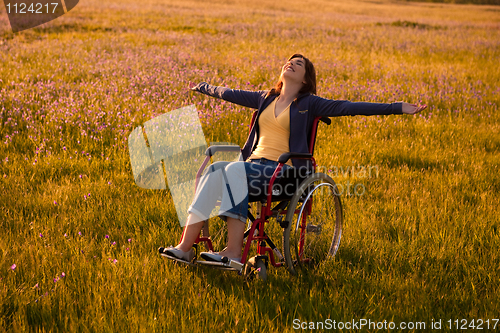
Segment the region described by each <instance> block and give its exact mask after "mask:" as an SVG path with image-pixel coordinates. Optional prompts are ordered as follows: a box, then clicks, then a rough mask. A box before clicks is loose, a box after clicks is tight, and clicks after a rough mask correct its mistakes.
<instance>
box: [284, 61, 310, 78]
mask: <svg viewBox="0 0 500 333" xmlns="http://www.w3.org/2000/svg"><path fill="white" fill-rule="evenodd" d="M305 76H306V62H305V60H304V59H302V58H293V59H290V60H288V61H287V63H286V64H285V65H284V66H283V68H282V69H281V79H282V80H285V79H288V80H293V81H297V82H302V83H303V84H305V83H306V81H305Z"/></svg>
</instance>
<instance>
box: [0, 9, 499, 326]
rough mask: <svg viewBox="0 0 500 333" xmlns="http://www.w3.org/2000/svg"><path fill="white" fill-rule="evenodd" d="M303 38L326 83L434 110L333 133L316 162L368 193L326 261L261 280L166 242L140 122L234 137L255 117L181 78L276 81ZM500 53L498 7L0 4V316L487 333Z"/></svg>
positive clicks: (346, 95) (495, 256) (341, 95)
mask: <svg viewBox="0 0 500 333" xmlns="http://www.w3.org/2000/svg"><path fill="white" fill-rule="evenodd" d="M295 52H301V53H303V54H305V55H306V56H308V57H309V58H310V59H311V60H312V61H313V62H314V64H315V66H316V68H317V73H318V95H320V96H322V97H326V98H333V99H349V100H352V101H370V102H393V101H399V100H404V101H408V102H416V103H423V104H427V105H429V107H428V109H427V110H425V111H424V112H423V113H422V114H420V115H416V116H387V117H352V118H351V117H344V118H335V119H333V126H330V127H326V126H324V127H321V130H320V134H319V137H318V143H317V148H316V158H317V161H318V163H319V164H320V165H322V166H323V167H324V170H327V172H328V173H329V174H330V175H331V176H332V177H333V178H334V179H335V181H336V182H337V183H339V184H344V185H345V184H347V182H350V183H354V184H362V186H363V188H364V189H365V191H364V193H363V194H362V195H355V194H352V193H351V195H348V194H347V193H344V194H343V195H342V202H343V205H344V209H345V225H344V233H343V238H342V243H341V247H340V250H339V252H338V253H337V255H336V257H335V258H334V259H333V260H331V261H329V262H327V263H326V264H324V265H322V266H320V267H318V268H317V269H309V270H301V271H300V272H299V274H298V275H297V276H291V275H290V274H289V273H288V272H287V271H286V270H285V269H270V270H269V271H268V273H269V278H268V281H267V283H262V282H261V281H255V282H251V283H248V282H246V281H245V279H244V278H243V277H241V276H238V275H237V274H232V273H221V272H219V271H217V270H210V269H201V268H198V269H193V268H188V267H183V266H178V265H174V264H172V263H171V262H167V261H165V260H163V259H162V258H161V257H159V256H158V255H157V253H156V249H157V248H158V247H159V246H161V245H170V244H175V243H176V241H177V240H178V239H179V236H180V233H181V228H180V226H179V223H178V221H177V220H176V215H175V208H174V206H173V204H172V199H171V196H170V194H169V192H168V191H153V190H143V189H140V188H139V187H138V186H136V185H135V184H134V179H133V175H132V171H131V167H130V162H129V156H128V146H127V137H128V135H129V133H130V132H131V131H132V129H134V128H135V127H136V126H138V125H139V124H142V123H144V122H145V121H147V120H149V119H152V118H154V117H155V116H157V115H160V114H162V113H165V112H168V111H170V110H174V109H177V108H180V107H183V106H187V105H190V104H195V105H196V106H197V109H198V111H199V112H200V118H201V120H202V124H203V128H204V131H205V135H206V137H207V139H208V140H209V141H218V142H233V143H237V144H240V145H242V144H243V143H244V140H245V138H246V133H247V124H248V122H249V120H250V115H251V110H249V109H246V108H243V107H239V106H235V105H231V104H229V103H227V102H224V101H220V100H215V99H211V98H209V97H206V96H203V95H199V94H193V93H189V92H188V89H187V84H188V82H189V81H193V82H201V81H207V82H210V83H212V84H217V85H226V86H229V87H232V88H240V89H249V90H255V89H267V88H270V87H271V86H273V85H274V84H275V81H276V80H277V78H278V76H279V71H280V67H281V66H282V64H283V63H284V61H285V60H286V58H287V57H288V56H290V55H291V54H293V53H295ZM498 59H500V8H499V7H495V6H473V5H447V4H429V3H425V4H422V3H414V2H412V3H408V2H396V1H386V0H381V1H349V2H347V1H345V2H344V1H337V0H333V1H321V0H312V1H308V2H304V1H295V0H292V1H288V2H286V3H283V4H281V3H269V2H267V1H261V0H256V1H210V2H197V1H189V0H186V1H151V0H145V1H141V2H140V3H139V2H132V1H130V0H122V1H116V0H110V1H95V0H86V1H81V2H80V3H79V4H78V6H77V7H75V8H74V9H73V10H72V11H70V12H69V13H68V14H66V15H64V16H63V17H61V18H59V19H57V20H55V21H52V22H50V23H48V24H46V25H44V26H41V27H37V28H34V29H31V30H26V31H23V32H21V33H17V34H13V33H12V32H11V30H10V26H9V24H8V20H7V15H6V13H5V9H4V7H0V235H1V237H0V330H1V331H6V332H21V331H36V332H52V331H61V332H176V331H177V332H209V331H210V332H232V331H236V332H244V331H247V332H257V331H262V332H287V331H293V330H294V328H296V327H294V319H297V320H299V322H300V323H302V322H305V323H306V326H307V327H309V322H314V323H316V322H320V321H323V322H324V321H326V320H327V319H331V320H336V321H342V322H352V320H355V321H359V320H360V319H366V320H371V321H373V322H383V321H384V320H385V321H387V322H394V323H395V325H396V328H395V329H393V330H389V329H383V330H385V331H400V330H401V331H403V330H402V329H401V327H399V323H400V322H407V323H416V322H425V323H426V329H422V328H423V327H422V326H418V327H417V326H416V325H414V326H411V324H409V326H408V327H410V328H411V327H413V329H408V330H404V331H415V332H417V331H418V332H424V331H429V330H430V328H431V324H432V322H433V321H434V322H436V321H439V320H442V327H443V330H445V328H449V326H450V324H451V326H452V328H453V330H456V327H457V325H458V326H459V327H461V326H462V324H463V323H464V322H463V321H461V320H462V319H464V320H467V327H469V328H470V326H469V324H470V323H471V321H472V320H474V325H476V326H477V325H479V324H481V327H482V328H483V329H485V330H486V329H487V325H489V327H490V329H491V328H493V325H494V324H495V323H496V321H495V318H500V298H499V296H498V295H499V294H500V283H499V281H500V254H499V253H498V248H499V246H500V219H499V217H498V203H499V202H500V172H499V171H500V170H499V164H500V134H499V133H500V114H499V111H498V107H499V105H500V66H498ZM363 167H376V169H377V170H378V172H377V173H375V174H371V175H370V176H369V175H366V174H363V173H362V172H361V171H362V170H363ZM347 168H349V170H351V171H352V170H355V171H356V172H350V173H345V170H346V169H347ZM342 171H344V172H342ZM448 320H451V321H448ZM455 320H458V321H455ZM481 320H482V322H481ZM487 320H488V322H487ZM379 327H380V326H379ZM496 330H500V323H499V324H498V325H496ZM363 331H378V330H377V328H376V327H375V328H373V326H372V327H371V328H369V327H368V326H365V327H364V329H363Z"/></svg>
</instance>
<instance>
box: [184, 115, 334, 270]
mask: <svg viewBox="0 0 500 333" xmlns="http://www.w3.org/2000/svg"><path fill="white" fill-rule="evenodd" d="M256 116H257V112H254V114H253V116H252V121H251V126H250V128H252V126H253V124H254V122H255V120H256ZM320 121H322V122H324V123H326V124H327V125H330V123H331V120H330V119H329V118H326V117H317V118H315V119H314V122H313V126H312V129H311V133H310V137H309V153H284V154H282V155H281V156H280V158H279V160H278V162H279V164H278V166H277V167H276V169H275V170H274V173H273V175H272V177H271V180H270V182H269V184H268V191H267V193H268V195H267V196H266V198H265V199H264V200H263V202H261V203H262V205H260V207H259V208H258V209H260V211H258V215H257V218H254V217H253V215H252V214H251V213H250V212H249V215H248V217H249V219H250V220H251V222H252V223H251V226H250V228H249V229H247V230H246V231H245V234H244V239H246V242H245V243H244V248H243V254H242V259H241V263H242V264H243V266H248V265H249V264H250V263H251V265H252V266H253V267H255V268H256V267H257V266H258V267H260V268H263V269H264V270H265V267H267V265H268V260H269V261H270V262H271V265H273V266H274V267H282V266H287V268H288V270H289V271H290V272H291V273H292V274H294V273H295V269H294V267H293V266H294V265H295V264H297V263H292V262H291V260H289V259H288V258H287V260H285V261H284V258H283V255H282V254H281V253H280V252H279V250H278V249H277V247H276V246H275V245H274V243H273V242H272V240H271V239H270V238H269V237H268V235H267V234H266V233H265V231H264V227H265V224H266V223H268V222H269V221H268V219H269V218H270V217H277V215H278V211H279V213H280V214H287V216H289V215H293V214H299V213H300V217H301V220H300V225H299V224H298V223H297V230H298V229H300V235H299V240H298V244H297V258H300V260H298V261H299V264H301V263H308V262H309V261H310V258H303V255H304V241H305V233H306V232H307V230H308V226H307V225H306V222H307V221H306V220H307V217H308V216H309V215H310V214H311V209H312V203H313V201H312V199H311V200H307V202H306V204H305V206H304V207H301V209H300V212H299V209H295V208H294V207H287V209H282V208H284V207H286V206H287V205H288V203H289V202H290V201H291V198H288V199H285V200H282V201H280V203H279V204H277V205H276V206H275V207H274V208H271V204H272V202H273V201H274V202H276V201H277V200H273V186H274V184H275V182H276V180H277V179H278V175H279V174H280V172H281V170H282V168H283V166H284V164H285V163H286V162H287V161H288V160H289V159H290V158H295V159H309V160H310V161H311V163H312V168H313V175H314V174H316V173H315V171H316V166H317V165H316V161H315V159H314V157H313V152H314V146H315V142H316V134H317V127H318V124H319V122H320ZM217 151H240V147H238V146H212V147H209V148H208V149H207V150H206V152H205V154H206V157H205V160H204V161H203V163H202V165H201V166H200V168H199V170H198V173H197V175H196V187H197V186H198V182H199V179H200V177H201V175H202V173H203V171H204V170H205V168H206V167H207V165H208V164H209V162H210V161H211V157H212V156H213V154H215V153H216V152H217ZM316 175H318V174H316ZM321 175H322V176H321V177H319V178H321V179H320V180H326V182H328V184H329V186H330V187H332V188H334V189H336V186H335V183H334V182H333V180H331V178H330V177H328V176H327V175H324V174H321ZM316 178H318V177H316ZM306 180H307V179H305V180H304V181H303V182H302V184H304V183H306ZM309 183H311V184H312V182H309ZM309 183H307V184H305V185H306V188H309V187H310V186H311V185H310V184H309ZM306 194H307V190H306V189H303V191H302V196H301V198H302V197H303V196H304V195H306ZM297 200H299V198H297V199H296V200H295V201H297ZM300 200H302V199H300ZM335 200H336V205H337V210H339V211H340V213H339V212H337V213H336V214H337V215H336V218H337V221H336V224H337V225H338V226H337V227H336V228H337V229H338V230H337V229H336V231H335V234H334V238H333V241H332V245H331V247H330V249H329V255H330V256H333V255H335V252H336V251H337V248H338V246H339V243H340V235H341V223H342V219H343V218H342V208H341V205H340V199H339V196H338V192H337V193H336V198H335ZM250 202H255V200H250ZM257 202H259V201H257ZM297 202H298V201H297ZM289 209H294V211H293V213H292V212H288V210H289ZM279 222H280V225H281V226H282V227H283V228H284V230H285V232H286V231H287V228H288V232H290V230H289V229H290V228H291V227H292V226H291V225H290V224H291V222H292V221H279ZM184 230H185V229H184ZM183 237H184V231H183V233H182V236H181V241H182V238H183ZM202 242H203V243H204V244H205V246H206V248H207V249H208V250H209V251H214V248H213V244H212V240H211V238H210V235H209V234H208V220H207V221H205V225H204V227H203V230H202V233H201V234H200V235H198V237H197V239H196V241H195V247H197V246H198V244H199V243H202ZM252 242H257V244H258V245H257V256H256V257H254V258H256V260H257V263H256V262H255V260H250V261H249V260H248V259H249V258H248V256H249V253H250V247H251V244H252ZM275 254H276V255H277V256H278V259H279V261H278V260H276V258H275ZM285 256H286V253H285ZM259 260H263V261H264V263H265V267H264V266H263V265H262V264H258V261H259ZM198 263H201V261H198ZM222 266H223V267H221V268H228V269H234V268H235V266H234V265H233V266H229V265H222ZM291 266H292V267H291ZM239 267H240V266H236V268H237V270H239V269H238V268H239ZM241 269H243V267H242V268H241ZM258 271H259V272H260V269H259V270H258ZM259 274H260V273H259ZM261 277H262V274H261Z"/></svg>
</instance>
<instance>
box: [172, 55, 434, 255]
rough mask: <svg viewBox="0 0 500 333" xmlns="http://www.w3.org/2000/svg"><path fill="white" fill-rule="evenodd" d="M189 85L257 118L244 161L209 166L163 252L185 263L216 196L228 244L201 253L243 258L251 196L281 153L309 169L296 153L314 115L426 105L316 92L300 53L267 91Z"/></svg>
mask: <svg viewBox="0 0 500 333" xmlns="http://www.w3.org/2000/svg"><path fill="white" fill-rule="evenodd" d="M189 88H190V89H191V90H193V91H196V92H201V93H203V94H206V95H209V96H212V97H217V98H221V99H224V100H226V101H229V102H232V103H236V104H239V105H242V106H245V107H249V108H253V109H257V118H256V119H255V121H254V123H253V126H252V128H251V130H250V134H249V136H248V139H247V141H246V143H245V145H244V147H243V149H242V151H241V153H242V156H243V160H244V161H241V162H232V163H226V162H218V163H215V164H213V165H211V166H210V167H209V172H207V173H205V175H204V176H203V177H202V178H201V179H200V182H199V185H198V187H197V190H196V194H195V198H194V200H193V202H192V204H191V206H190V208H189V210H188V211H189V216H188V219H187V222H186V226H185V229H184V233H183V236H182V240H181V242H180V243H179V244H178V245H177V246H175V247H168V248H165V249H164V250H163V252H164V253H165V254H166V255H168V256H170V257H174V258H177V259H180V260H185V261H191V260H192V259H193V257H194V250H193V248H192V247H193V244H194V243H195V242H196V240H197V238H198V236H199V234H200V232H201V229H202V227H203V223H202V222H203V221H204V220H206V219H207V218H208V217H209V215H210V212H212V210H213V209H214V206H215V204H216V202H217V200H220V201H221V209H220V211H219V216H220V217H222V218H223V219H225V220H226V221H227V230H228V235H227V247H226V248H225V249H224V250H223V251H221V252H218V253H212V252H202V253H201V257H202V258H204V259H205V260H209V261H221V260H222V258H223V257H227V258H230V259H232V260H236V261H241V252H242V245H243V237H244V236H243V235H244V231H245V226H246V224H245V223H246V220H247V211H248V197H249V195H258V193H257V192H264V191H265V189H266V186H267V184H268V183H269V181H270V178H271V177H272V175H273V172H274V170H275V168H276V167H277V166H278V163H279V162H278V159H279V157H280V156H281V154H283V153H287V152H293V155H292V158H290V159H288V161H286V164H285V165H284V167H283V170H285V171H286V170H291V168H292V167H293V168H296V169H299V170H310V169H311V162H310V160H307V159H302V158H300V153H309V142H308V138H309V134H310V132H311V127H312V124H313V121H314V119H315V118H317V117H337V116H348V115H349V116H354V115H365V116H370V115H389V114H415V113H418V112H421V111H422V110H424V109H425V108H426V106H425V105H424V106H417V105H415V104H409V103H404V102H398V103H391V104H384V103H366V102H350V101H343V100H330V99H325V98H321V97H319V96H316V71H315V69H314V66H313V64H312V63H311V61H310V60H309V59H307V58H306V57H304V56H303V55H301V54H294V55H292V56H291V57H290V58H289V59H288V61H287V62H286V63H285V64H284V66H283V67H282V69H281V75H280V77H279V80H278V83H277V84H276V86H275V87H274V88H273V89H271V90H268V91H245V90H237V89H229V88H225V87H217V86H212V85H209V84H207V83H205V82H202V83H199V84H197V85H195V84H193V83H191V82H190V83H189ZM296 153H299V154H296ZM245 180H246V181H245ZM242 193H243V194H242Z"/></svg>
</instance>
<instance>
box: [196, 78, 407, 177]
mask: <svg viewBox="0 0 500 333" xmlns="http://www.w3.org/2000/svg"><path fill="white" fill-rule="evenodd" d="M193 90H195V91H198V92H201V93H203V94H206V95H209V96H212V97H217V98H221V99H223V100H226V101H228V102H231V103H235V104H238V105H242V106H246V107H249V108H253V109H257V111H258V114H257V118H256V121H255V123H254V125H253V127H252V128H251V129H250V134H249V136H248V138H247V141H246V143H245V145H244V146H243V149H242V151H241V152H242V155H243V160H246V159H247V158H248V157H249V156H250V155H251V154H252V152H253V150H254V149H255V148H256V146H257V142H258V141H259V140H258V137H259V134H258V133H259V122H258V117H259V116H260V114H261V113H262V111H264V110H265V109H266V107H267V106H268V105H269V104H271V102H272V101H273V100H274V99H275V98H276V97H278V95H269V96H267V95H268V92H269V91H268V90H259V91H247V90H239V89H230V88H225V87H217V86H212V85H209V84H208V83H206V82H202V83H200V84H198V85H197V86H196V87H194V88H193ZM402 113H403V111H402V103H391V104H385V103H366V102H350V101H342V100H332V99H326V98H322V97H318V96H316V95H313V94H310V93H305V94H301V95H299V96H298V97H297V98H296V99H295V100H294V101H293V102H292V104H291V105H290V141H289V147H290V151H291V152H293V153H308V152H309V140H308V138H309V133H310V131H311V128H312V124H313V121H314V118H316V117H318V116H322V117H338V116H355V115H364V116H373V115H389V114H402ZM292 164H293V166H294V167H307V168H309V162H308V161H306V160H303V159H292Z"/></svg>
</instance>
